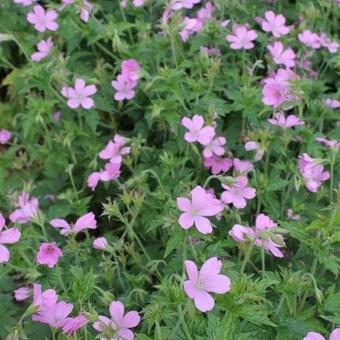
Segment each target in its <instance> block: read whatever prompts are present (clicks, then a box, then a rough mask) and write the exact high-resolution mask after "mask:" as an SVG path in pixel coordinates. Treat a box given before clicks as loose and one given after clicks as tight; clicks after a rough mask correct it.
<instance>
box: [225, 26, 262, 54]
mask: <svg viewBox="0 0 340 340" xmlns="http://www.w3.org/2000/svg"><path fill="white" fill-rule="evenodd" d="M256 38H257V34H256V32H255V31H254V30H249V31H248V29H247V28H246V27H244V26H238V27H234V29H233V32H232V34H228V35H227V37H226V39H227V41H228V42H230V48H232V49H233V50H239V49H242V48H244V49H246V50H249V49H251V48H253V47H254V44H253V43H252V41H253V40H255V39H256Z"/></svg>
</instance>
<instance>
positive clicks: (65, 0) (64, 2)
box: [60, 0, 74, 11]
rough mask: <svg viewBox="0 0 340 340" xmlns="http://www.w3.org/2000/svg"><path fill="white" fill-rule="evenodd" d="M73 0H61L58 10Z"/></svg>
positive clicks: (70, 3)
mask: <svg viewBox="0 0 340 340" xmlns="http://www.w3.org/2000/svg"><path fill="white" fill-rule="evenodd" d="M73 3H74V0H61V6H60V10H61V11H62V10H63V9H64V8H65V7H67V6H69V5H72V4H73Z"/></svg>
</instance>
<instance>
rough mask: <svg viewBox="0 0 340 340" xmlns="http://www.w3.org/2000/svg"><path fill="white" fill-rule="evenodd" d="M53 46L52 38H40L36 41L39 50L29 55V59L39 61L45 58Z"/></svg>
mask: <svg viewBox="0 0 340 340" xmlns="http://www.w3.org/2000/svg"><path fill="white" fill-rule="evenodd" d="M52 47H53V41H52V38H51V37H49V38H48V39H47V40H41V41H39V42H38V45H37V49H38V51H39V52H35V53H33V54H32V55H31V59H32V60H33V61H40V60H41V59H44V58H46V57H47V56H48V55H49V54H50V52H51V49H52Z"/></svg>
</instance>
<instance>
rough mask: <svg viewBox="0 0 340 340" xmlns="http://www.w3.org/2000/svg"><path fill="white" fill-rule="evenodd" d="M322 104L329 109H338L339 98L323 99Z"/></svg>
mask: <svg viewBox="0 0 340 340" xmlns="http://www.w3.org/2000/svg"><path fill="white" fill-rule="evenodd" d="M324 104H325V105H326V106H328V107H330V108H331V109H340V100H336V99H331V98H327V99H325V100H324Z"/></svg>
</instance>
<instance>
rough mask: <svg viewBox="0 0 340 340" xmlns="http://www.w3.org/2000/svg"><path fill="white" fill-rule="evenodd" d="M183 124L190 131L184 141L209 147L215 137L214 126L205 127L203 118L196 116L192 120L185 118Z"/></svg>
mask: <svg viewBox="0 0 340 340" xmlns="http://www.w3.org/2000/svg"><path fill="white" fill-rule="evenodd" d="M181 124H182V125H183V126H184V127H186V128H187V129H188V130H189V131H188V132H186V133H185V135H184V139H185V140H186V141H187V142H189V143H194V142H199V143H200V144H201V145H207V144H209V143H210V142H211V141H212V139H213V137H214V136H215V129H214V128H213V127H212V126H204V118H203V117H202V116H199V115H194V116H193V117H192V119H190V118H188V117H184V118H182V121H181Z"/></svg>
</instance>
